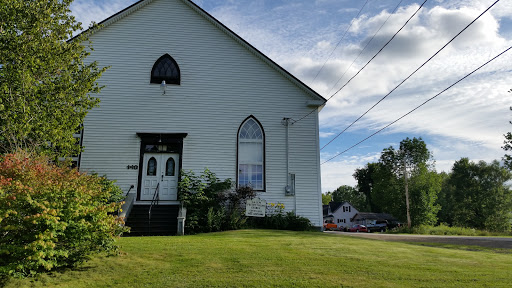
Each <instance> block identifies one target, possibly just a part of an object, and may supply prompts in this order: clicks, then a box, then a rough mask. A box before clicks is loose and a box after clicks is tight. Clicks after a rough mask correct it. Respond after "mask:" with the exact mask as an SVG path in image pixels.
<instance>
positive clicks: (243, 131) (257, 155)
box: [237, 116, 265, 191]
mask: <svg viewBox="0 0 512 288" xmlns="http://www.w3.org/2000/svg"><path fill="white" fill-rule="evenodd" d="M264 146H265V135H264V133H263V128H262V127H261V125H260V124H259V122H258V120H256V118H254V117H252V116H251V117H249V118H247V119H246V120H245V121H244V122H243V123H242V125H240V128H239V130H238V165H237V167H238V171H237V172H238V186H239V187H243V186H250V187H252V188H253V189H254V190H259V191H262V190H264V189H265V165H264V158H265V155H264V149H265V147H264Z"/></svg>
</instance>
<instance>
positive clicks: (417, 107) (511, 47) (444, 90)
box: [321, 46, 512, 165]
mask: <svg viewBox="0 0 512 288" xmlns="http://www.w3.org/2000/svg"><path fill="white" fill-rule="evenodd" d="M510 49H512V46H510V47H509V48H507V49H505V50H504V51H503V52H501V53H500V54H498V55H496V56H494V57H493V58H492V59H490V60H489V61H487V62H485V63H484V64H482V65H481V66H480V67H478V68H476V69H475V70H473V71H472V72H471V73H469V74H467V75H466V76H464V77H462V78H461V79H459V80H457V81H456V82H455V83H453V84H452V85H450V86H448V87H447V88H445V89H443V90H442V91H441V92H439V93H437V94H436V95H434V96H433V97H431V98H429V99H428V100H426V101H425V102H423V103H421V104H420V105H419V106H416V108H414V109H412V110H411V111H409V112H407V113H405V114H404V115H402V116H401V117H400V118H398V119H396V120H395V121H393V122H391V123H389V124H388V125H386V126H384V127H383V128H381V129H380V130H378V131H376V132H375V133H373V134H371V135H370V136H368V137H366V138H364V139H363V140H361V141H359V142H357V143H356V144H354V145H352V146H350V147H349V148H347V149H345V150H344V151H342V152H340V153H338V154H336V155H334V156H333V157H331V158H329V159H328V160H327V161H324V162H323V163H322V164H321V165H323V164H325V163H327V162H329V161H331V160H332V159H334V158H336V157H338V156H340V155H342V154H344V153H346V152H347V151H349V150H351V149H352V148H354V147H356V146H358V145H359V144H361V143H363V142H364V141H366V140H368V139H370V138H371V137H373V136H375V135H376V134H378V133H380V132H381V131H382V130H384V129H386V128H388V127H389V126H391V125H393V124H395V123H396V122H398V121H400V120H401V119H403V118H404V117H406V116H407V115H409V114H411V113H412V112H414V111H416V110H418V109H419V108H420V107H422V106H423V105H425V104H427V103H428V102H430V101H431V100H433V99H434V98H436V97H437V96H439V95H441V94H443V93H444V92H446V91H447V90H449V89H450V88H452V87H453V86H455V85H456V84H458V83H459V82H461V81H462V80H464V79H466V78H467V77H469V76H470V75H472V74H473V73H475V72H476V71H478V70H480V69H481V68H482V67H484V66H485V65H487V64H489V63H490V62H492V61H493V60H494V59H496V58H498V57H500V56H501V55H503V54H505V53H506V52H507V51H509V50H510Z"/></svg>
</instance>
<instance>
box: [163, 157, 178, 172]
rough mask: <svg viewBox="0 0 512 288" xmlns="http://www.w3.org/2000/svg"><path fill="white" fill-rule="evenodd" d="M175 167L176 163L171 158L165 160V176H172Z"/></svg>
mask: <svg viewBox="0 0 512 288" xmlns="http://www.w3.org/2000/svg"><path fill="white" fill-rule="evenodd" d="M175 165H176V163H175V162H174V159H173V158H172V157H170V158H169V159H167V163H166V164H165V176H174V167H175Z"/></svg>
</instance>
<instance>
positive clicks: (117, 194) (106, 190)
mask: <svg viewBox="0 0 512 288" xmlns="http://www.w3.org/2000/svg"><path fill="white" fill-rule="evenodd" d="M93 175H94V176H96V177H98V178H99V184H100V186H101V191H102V193H103V194H105V195H110V197H109V198H108V200H107V203H116V202H121V201H124V193H123V190H122V189H121V187H119V186H117V185H116V181H115V180H108V178H107V175H103V176H97V174H93Z"/></svg>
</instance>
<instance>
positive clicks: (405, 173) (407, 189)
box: [402, 158, 411, 229]
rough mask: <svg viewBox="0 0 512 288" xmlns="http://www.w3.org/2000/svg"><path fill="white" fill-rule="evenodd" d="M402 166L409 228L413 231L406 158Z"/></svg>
mask: <svg viewBox="0 0 512 288" xmlns="http://www.w3.org/2000/svg"><path fill="white" fill-rule="evenodd" d="M402 161H403V163H402V166H403V170H404V180H405V202H406V203H405V204H406V205H407V227H409V229H411V213H410V210H409V183H408V182H407V164H406V163H407V162H406V161H405V158H404V159H403V160H402Z"/></svg>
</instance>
